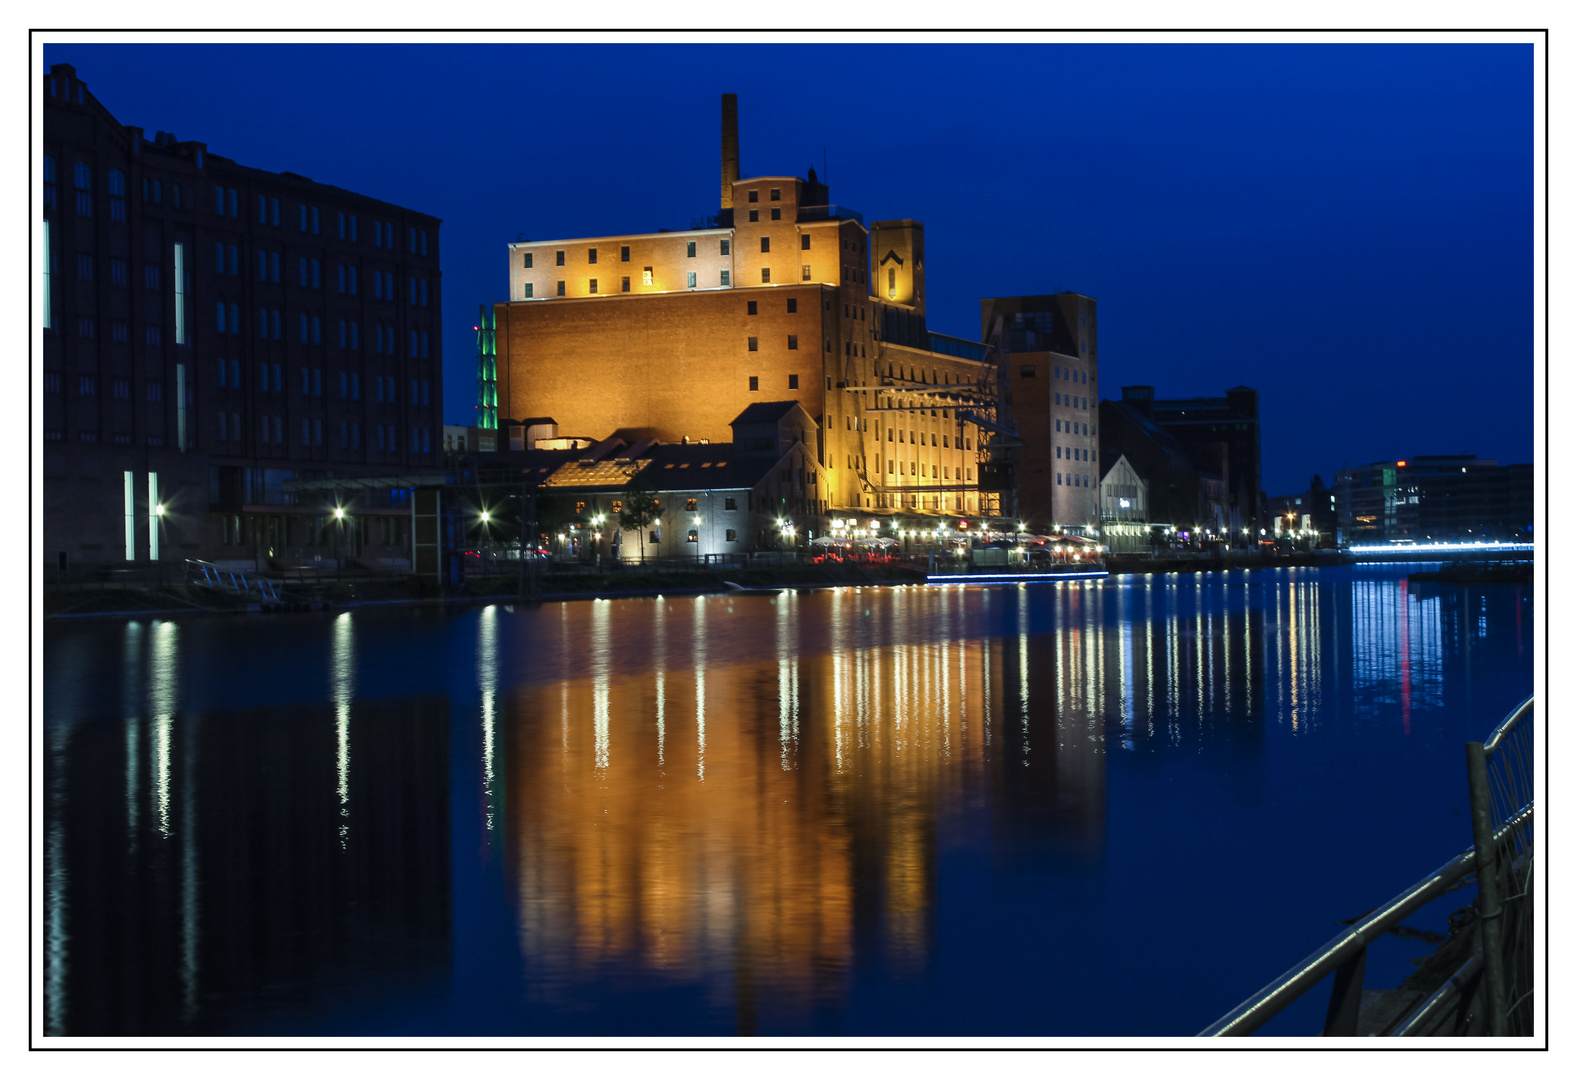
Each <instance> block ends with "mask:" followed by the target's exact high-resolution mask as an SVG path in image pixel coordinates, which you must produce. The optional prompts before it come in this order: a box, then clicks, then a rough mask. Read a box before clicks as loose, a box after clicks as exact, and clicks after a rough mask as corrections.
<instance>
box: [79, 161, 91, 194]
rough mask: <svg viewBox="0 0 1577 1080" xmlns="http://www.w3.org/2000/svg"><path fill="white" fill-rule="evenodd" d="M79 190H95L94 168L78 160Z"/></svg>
mask: <svg viewBox="0 0 1577 1080" xmlns="http://www.w3.org/2000/svg"><path fill="white" fill-rule="evenodd" d="M76 179H77V190H78V191H91V190H93V170H92V169H90V168H88V166H87V165H85V164H84V163H82V162H80V161H79V162H77V176H76Z"/></svg>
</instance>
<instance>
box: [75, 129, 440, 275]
mask: <svg viewBox="0 0 1577 1080" xmlns="http://www.w3.org/2000/svg"><path fill="white" fill-rule="evenodd" d="M56 168H57V166H56V162H55V158H54V156H53V155H51V154H45V155H44V207H45V209H46V210H49V209H54V208H55V207H56V206H57V203H58V196H57V194H56V185H57V178H56ZM107 180H108V191H109V195H110V217H111V219H112V220H115V221H124V220H125V219H126V214H125V198H126V174H125V173H123V172H122V171H121V170H119V169H110V170H108V173H107ZM72 183H73V185H74V187H75V188H76V191H77V213H78V214H80V215H82V216H83V217H91V216H92V215H93V199H92V192H93V168H92V166H90V165H88V164H87V162H84V161H78V162H75V163H74V165H73V168H72ZM169 190H170V202H171V205H172V206H174V207H175V208H176V209H178V210H180V209H185V204H184V202H183V200H182V191H181V185H180V184H179V183H177V182H174V181H171V182H170V183H169ZM164 193H165V182H164V181H163V180H161V179H157V178H154V177H149V176H145V177H143V179H142V200H143V202H144V203H147V204H150V205H153V206H159V205H162V204H163V202H164ZM296 210H297V228H298V231H300V232H304V233H311V234H313V235H318V233H319V223H320V215H319V208H318V207H316V206H309V205H307V204H305V203H298V204H297V206H296ZM214 213H215V214H216V215H218V216H219V217H231V218H239V217H240V216H241V198H240V193H239V192H238V191H237V190H236V189H235V188H233V187H225V186H224V185H222V184H215V185H214ZM337 213H338V232H339V238H340V239H341V240H351V241H354V240H356V238H357V237H356V215H355V214H346V213H344V212H343V211H339V212H337ZM257 223H258V224H259V225H278V224H279V200H278V199H277V198H273V197H271V196H266V195H259V196H257ZM372 227H373V246H374V247H380V248H387V249H389V250H394V249H396V248H397V247H398V244H397V242H396V239H395V232H396V230H395V226H394V225H393V224H391V223H389V222H386V221H376V220H375V221H373V223H372ZM406 251H407V253H409V254H411V255H426V254H427V230H426V229H418V228H416V227H415V226H408V227H407V228H406Z"/></svg>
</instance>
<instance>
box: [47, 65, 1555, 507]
mask: <svg viewBox="0 0 1577 1080" xmlns="http://www.w3.org/2000/svg"><path fill="white" fill-rule="evenodd" d="M44 59H45V62H46V64H47V63H63V62H64V63H71V64H74V65H75V66H76V68H77V70H78V73H79V74H80V75H81V77H82V78H83V80H84V81H85V82H86V83H87V85H88V87H89V88H90V89H91V90H92V91H93V92H94V93H95V94H97V95H98V97H99V99H100V100H101V101H103V102H104V104H105V105H106V106H107V107H108V108H109V109H110V110H111V112H112V113H114V115H115V116H116V118H117V119H118V120H119V121H120V122H121V123H123V124H134V125H139V126H141V127H143V128H145V129H147V131H148V132H149V134H150V135H151V134H152V133H153V132H154V131H155V130H167V131H173V132H175V134H176V136H177V137H179V138H181V139H197V140H202V141H205V142H207V143H208V146H209V149H210V150H211V151H212V152H213V153H217V154H221V155H223V156H226V157H230V158H234V159H236V160H237V161H240V162H241V163H243V164H247V165H254V166H258V167H260V168H264V169H269V170H272V171H282V170H290V171H293V172H298V173H301V174H303V175H306V176H310V177H312V178H313V179H315V180H318V181H321V182H324V183H330V184H335V185H338V186H340V187H345V188H349V189H351V190H354V191H359V192H364V193H366V194H368V195H372V196H375V197H377V198H381V199H385V200H388V201H390V202H394V203H397V204H400V205H403V206H406V207H410V208H412V209H416V210H420V211H424V212H426V213H430V214H434V215H437V216H438V217H441V218H443V219H444V226H443V232H442V239H443V244H442V247H443V271H444V310H443V317H444V327H445V332H444V353H445V360H446V362H445V375H444V401H445V407H444V412H445V420H446V421H447V422H449V423H469V422H471V416H472V406H473V405H474V403H475V392H476V383H475V365H474V361H473V356H474V351H475V335H474V334H473V333H472V331H471V327H472V326H473V325H474V324H475V321H476V311H477V306H478V304H481V303H484V302H486V303H491V302H493V301H495V300H502V299H505V298H506V293H507V277H506V270H507V266H506V251H505V245H506V244H507V243H509V242H511V241H513V240H515V239H517V237H518V238H524V239H533V240H548V239H555V238H574V237H582V236H598V235H604V234H608V233H628V232H646V231H656V230H657V229H659V228H675V229H681V228H687V227H689V226H690V224H691V221H692V219H695V218H699V217H701V216H703V215H705V214H709V213H716V211H717V206H718V171H719V162H718V98H719V95H720V94H721V93H723V92H734V93H737V94H738V95H739V114H740V151H741V159H742V170H743V173H744V175H746V176H752V175H783V174H794V175H799V176H803V175H805V171H806V169H807V168H809V167H811V166H814V167H815V168H816V170H817V171H818V172H822V162H823V150H824V148H825V155H826V161H827V163H828V168H827V170H826V172H825V174H824V177H823V178H824V179H826V180H827V181H828V182H829V183H830V186H831V188H832V198H833V201H835V202H837V203H839V204H841V205H844V206H849V207H853V208H855V209H857V210H859V211H861V212H863V213H864V215H865V220H866V221H867V222H870V221H875V220H881V219H884V218H896V217H912V218H918V219H919V220H921V221H923V222H924V223H925V226H926V238H927V243H928V246H929V251H928V259H927V267H926V271H927V274H926V276H927V289H928V293H929V295H928V300H927V302H928V313H929V320H928V321H929V325H930V327H931V329H933V330H937V331H941V332H943V333H949V334H956V335H959V336H962V337H969V338H978V337H979V334H980V316H979V310H980V307H979V300H980V298H981V297H986V296H999V295H1001V296H1005V295H1015V294H1023V293H1044V292H1059V291H1061V290H1063V289H1072V290H1074V291H1077V292H1082V293H1086V294H1088V295H1090V296H1094V297H1096V298H1097V299H1098V300H1099V301H1100V312H1101V377H1102V384H1103V386H1102V391H1103V394H1104V396H1106V397H1117V396H1119V395H1120V389H1119V388H1120V387H1121V386H1123V385H1124V384H1129V383H1149V384H1152V385H1154V386H1155V387H1156V392H1157V394H1158V396H1161V397H1186V396H1196V395H1219V394H1220V393H1221V392H1222V391H1223V390H1224V389H1225V388H1226V387H1229V386H1235V385H1238V384H1246V385H1249V386H1253V387H1257V388H1258V389H1259V391H1260V408H1261V413H1260V415H1261V419H1262V422H1263V430H1264V441H1263V445H1264V487H1265V489H1266V491H1267V492H1269V493H1270V494H1272V495H1276V494H1280V493H1284V492H1289V491H1292V490H1295V489H1300V488H1302V487H1303V486H1304V485H1306V484H1307V482H1308V479H1309V477H1310V476H1311V475H1313V474H1315V473H1318V474H1320V475H1321V477H1322V478H1323V479H1324V481H1325V482H1326V483H1327V484H1329V483H1331V482H1332V479H1333V473H1334V471H1335V470H1336V469H1338V468H1341V467H1342V465H1343V464H1344V463H1351V464H1354V465H1356V464H1359V463H1362V462H1366V461H1373V460H1379V459H1382V458H1399V457H1411V456H1416V455H1420V454H1434V453H1462V452H1470V453H1477V454H1479V455H1481V456H1484V457H1492V458H1498V459H1499V460H1500V461H1501V462H1503V463H1505V462H1525V461H1531V460H1533V377H1534V364H1533V340H1534V339H1533V284H1534V281H1533V146H1534V130H1533V102H1534V82H1533V47H1532V46H1531V45H1383V44H1353V45H1328V44H1308V45H1273V44H1238V45H1186V44H1168V45H1140V44H1134V45H1046V46H1040V45H1028V46H1016V45H1015V46H1004V45H968V46H963V45H917V46H910V45H899V46H873V45H852V44H851V45H797V44H795V45H788V44H785V45H768V46H759V45H739V44H722V45H686V46H670V45H546V46H538V45H445V46H429V45H393V46H389V45H293V44H277V45H276V44H260V45H168V46H167V45H137V44H124V45H119V44H107V45H106V44H95V45H60V44H55V45H46V46H45V47H44Z"/></svg>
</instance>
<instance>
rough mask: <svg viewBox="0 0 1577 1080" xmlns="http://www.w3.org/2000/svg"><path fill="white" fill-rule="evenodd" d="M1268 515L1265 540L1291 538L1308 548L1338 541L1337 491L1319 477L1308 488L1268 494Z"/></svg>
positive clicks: (1266, 506) (1266, 504) (1266, 503)
mask: <svg viewBox="0 0 1577 1080" xmlns="http://www.w3.org/2000/svg"><path fill="white" fill-rule="evenodd" d="M1265 516H1266V524H1264V525H1262V526H1260V528H1261V529H1263V530H1264V538H1265V539H1280V538H1288V539H1292V540H1294V541H1296V542H1297V544H1298V546H1301V547H1305V548H1312V547H1334V546H1335V544H1336V492H1335V490H1334V489H1332V488H1328V487H1326V486H1325V481H1323V480H1321V479H1320V478H1319V477H1318V476H1314V477H1310V479H1309V487H1308V490H1306V491H1298V492H1294V493H1293V494H1291V495H1272V496H1269V497H1267V498H1266V500H1265Z"/></svg>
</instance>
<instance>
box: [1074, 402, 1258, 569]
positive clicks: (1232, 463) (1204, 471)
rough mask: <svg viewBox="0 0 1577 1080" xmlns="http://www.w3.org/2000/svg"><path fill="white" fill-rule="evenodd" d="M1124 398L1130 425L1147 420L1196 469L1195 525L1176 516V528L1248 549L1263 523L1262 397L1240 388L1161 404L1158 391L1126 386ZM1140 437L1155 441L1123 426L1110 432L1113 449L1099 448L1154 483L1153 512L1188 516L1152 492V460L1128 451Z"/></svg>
mask: <svg viewBox="0 0 1577 1080" xmlns="http://www.w3.org/2000/svg"><path fill="white" fill-rule="evenodd" d="M1122 393H1123V396H1122V402H1121V405H1122V406H1123V409H1122V410H1120V411H1121V412H1123V414H1124V415H1126V416H1129V417H1130V418H1131V417H1132V416H1133V415H1134V414H1137V415H1138V416H1142V417H1143V418H1144V420H1145V421H1147V422H1148V425H1149V426H1151V427H1153V428H1155V429H1159V430H1160V431H1163V432H1165V433H1166V434H1167V435H1168V436H1169V437H1170V439H1171V440H1172V443H1173V444H1175V445H1176V446H1179V447H1181V448H1182V449H1183V451H1184V452H1185V453H1186V454H1187V456H1188V459H1189V461H1190V462H1191V464H1192V472H1193V474H1194V475H1195V477H1196V478H1197V479H1196V481H1195V483H1196V487H1197V490H1196V493H1195V494H1196V501H1195V506H1194V509H1193V521H1192V522H1189V521H1188V520H1187V517H1186V516H1184V517H1182V518H1178V517H1176V516H1173V517H1172V518H1171V521H1172V523H1174V524H1176V525H1177V526H1178V528H1179V530H1180V531H1181V530H1183V529H1184V528H1185V527H1186V526H1187V525H1189V524H1194V525H1197V526H1199V528H1201V529H1203V530H1205V531H1206V532H1208V533H1209V534H1210V535H1211V537H1212V538H1214V539H1229V540H1230V542H1231V543H1233V544H1245V543H1248V542H1249V540H1250V538H1251V535H1252V534H1253V533H1255V532H1257V531H1258V529H1259V527H1260V516H1261V498H1262V495H1261V492H1260V465H1259V391H1257V390H1253V389H1251V388H1249V387H1246V386H1238V387H1233V388H1232V389H1231V390H1228V391H1227V392H1226V396H1225V397H1219V398H1205V397H1200V398H1166V399H1162V398H1157V397H1156V396H1155V388H1154V387H1151V386H1125V387H1123V391H1122ZM1103 405H1104V403H1103ZM1114 415H1115V411H1114ZM1141 432H1142V433H1143V438H1145V439H1151V440H1153V436H1152V435H1151V434H1150V433H1149V432H1148V430H1147V428H1146V425H1145V424H1140V423H1137V422H1135V421H1131V422H1129V423H1126V424H1124V425H1123V426H1121V427H1120V428H1119V430H1117V431H1115V432H1113V433H1112V436H1113V437H1112V438H1111V439H1110V441H1109V442H1103V443H1102V455H1103V457H1105V455H1106V454H1107V453H1108V450H1109V451H1110V453H1111V460H1116V455H1117V454H1119V453H1122V454H1127V456H1128V458H1129V461H1130V462H1132V463H1133V465H1134V468H1135V469H1136V470H1137V471H1138V472H1139V474H1140V475H1141V476H1144V477H1145V479H1146V480H1148V481H1150V482H1151V486H1152V495H1151V502H1152V505H1154V506H1156V507H1158V508H1159V507H1160V506H1162V505H1165V506H1166V507H1167V511H1166V512H1167V513H1168V514H1170V515H1176V514H1178V513H1179V511H1182V512H1184V514H1185V515H1186V511H1187V508H1186V506H1176V505H1175V504H1173V503H1170V502H1163V500H1162V499H1161V498H1160V497H1159V495H1158V493H1156V492H1155V490H1154V489H1155V486H1156V479H1157V478H1153V477H1152V476H1151V475H1150V474H1149V473H1148V472H1147V471H1146V468H1147V463H1146V459H1147V458H1152V457H1154V455H1153V454H1152V455H1146V454H1145V453H1144V452H1143V451H1142V450H1138V449H1137V448H1136V451H1135V452H1130V451H1129V449H1128V447H1127V446H1126V445H1124V443H1123V440H1124V438H1127V437H1130V436H1132V437H1136V438H1137V437H1139V433H1141ZM1173 472H1174V473H1175V472H1176V469H1175V467H1174V468H1173ZM1163 486H1164V485H1163ZM1177 486H1184V485H1177ZM1245 530H1248V531H1247V532H1245Z"/></svg>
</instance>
